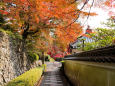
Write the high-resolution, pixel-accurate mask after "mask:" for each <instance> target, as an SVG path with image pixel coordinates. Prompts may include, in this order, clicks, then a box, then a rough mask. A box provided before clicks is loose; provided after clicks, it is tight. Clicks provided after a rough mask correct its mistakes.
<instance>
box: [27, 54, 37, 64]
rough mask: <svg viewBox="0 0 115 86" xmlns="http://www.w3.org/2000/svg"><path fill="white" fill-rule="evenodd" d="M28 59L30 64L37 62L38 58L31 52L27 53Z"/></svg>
mask: <svg viewBox="0 0 115 86" xmlns="http://www.w3.org/2000/svg"><path fill="white" fill-rule="evenodd" d="M28 58H29V60H30V61H31V62H32V63H33V62H35V61H37V60H39V56H38V55H37V54H36V53H33V52H28Z"/></svg>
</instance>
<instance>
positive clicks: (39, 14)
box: [5, 0, 96, 48]
mask: <svg viewBox="0 0 115 86" xmlns="http://www.w3.org/2000/svg"><path fill="white" fill-rule="evenodd" d="M5 1H6V2H12V3H13V4H15V5H16V7H9V9H10V15H11V16H12V18H15V19H17V21H21V22H18V25H19V26H20V25H23V23H24V22H25V21H26V22H29V24H30V26H29V27H30V28H29V30H30V31H32V30H36V28H39V29H40V30H42V31H43V32H44V34H46V32H48V33H47V34H46V35H44V37H46V38H47V39H48V37H49V29H48V28H49V26H51V28H54V29H55V34H56V36H57V38H58V41H60V42H61V43H62V44H63V45H64V46H65V47H66V48H67V45H68V44H69V43H71V42H73V41H74V40H76V39H77V37H78V36H79V35H80V34H81V33H82V27H81V25H80V24H78V23H76V22H75V19H76V18H77V17H78V15H79V13H81V14H83V15H84V16H86V15H88V13H87V12H83V11H79V9H78V8H77V6H76V5H77V4H76V3H75V4H70V3H72V2H73V1H74V0H13V1H12V0H5ZM83 2H84V0H83ZM90 15H92V16H94V15H96V14H95V13H91V14H90ZM72 22H73V23H72ZM44 29H45V30H44ZM46 30H47V31H46ZM45 31H46V32H45ZM21 32H23V31H21ZM42 35H43V34H42ZM38 39H39V38H38ZM39 41H40V40H39ZM41 42H42V41H41ZM46 44H47V43H46ZM41 46H42V45H41Z"/></svg>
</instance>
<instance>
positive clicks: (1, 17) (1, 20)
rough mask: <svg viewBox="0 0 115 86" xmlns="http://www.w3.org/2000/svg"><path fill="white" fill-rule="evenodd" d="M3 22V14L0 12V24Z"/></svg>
mask: <svg viewBox="0 0 115 86" xmlns="http://www.w3.org/2000/svg"><path fill="white" fill-rule="evenodd" d="M4 23H5V21H4V18H3V15H2V14H0V26H2V25H3V24H4Z"/></svg>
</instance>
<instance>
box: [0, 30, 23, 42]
mask: <svg viewBox="0 0 115 86" xmlns="http://www.w3.org/2000/svg"><path fill="white" fill-rule="evenodd" d="M0 31H1V32H3V33H6V34H8V35H9V36H10V37H11V38H13V39H20V40H21V39H22V36H21V35H19V34H18V33H13V32H12V31H10V30H4V29H3V28H0Z"/></svg>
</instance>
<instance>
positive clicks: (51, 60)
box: [47, 55, 55, 62]
mask: <svg viewBox="0 0 115 86" xmlns="http://www.w3.org/2000/svg"><path fill="white" fill-rule="evenodd" d="M47 56H48V59H49V61H50V62H54V61H55V60H54V59H53V58H51V57H50V55H47Z"/></svg>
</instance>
